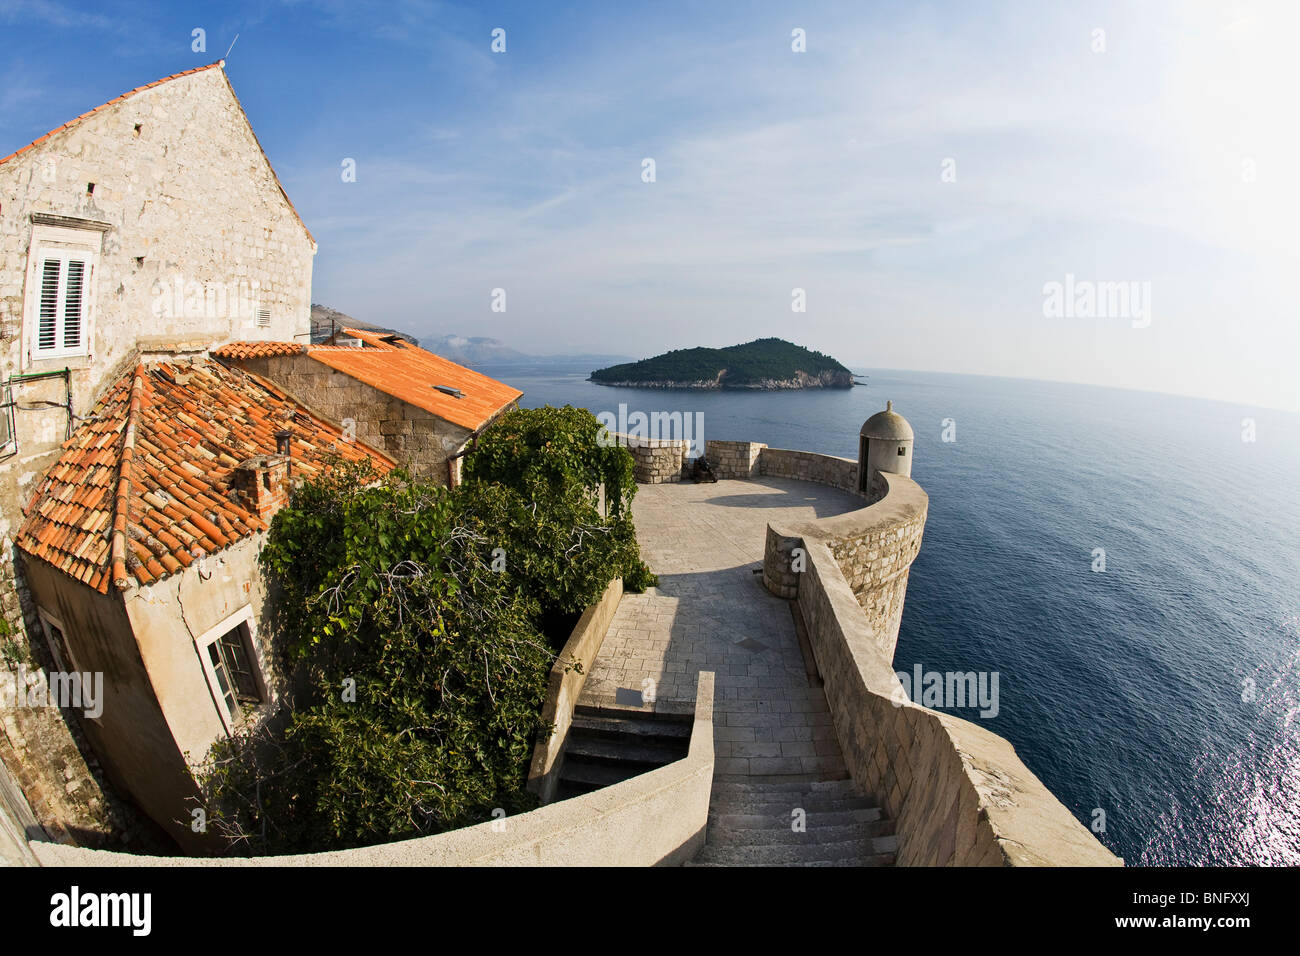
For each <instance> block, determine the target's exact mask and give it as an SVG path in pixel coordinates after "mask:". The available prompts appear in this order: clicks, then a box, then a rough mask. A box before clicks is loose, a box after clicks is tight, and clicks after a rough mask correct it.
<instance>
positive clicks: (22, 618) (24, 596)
mask: <svg viewBox="0 0 1300 956" xmlns="http://www.w3.org/2000/svg"><path fill="white" fill-rule="evenodd" d="M0 603H2V604H3V627H2V628H0V630H4V631H5V632H6V633H5V634H0V688H2V689H3V690H5V691H6V698H5V699H9V698H8V693H9V688H10V687H13V688H14V690H13V693H15V694H16V692H17V690H18V689H19V688H18V687H16V686H15V685H17V684H18V677H19V674H22V676H23V678H24V680H23V684H25V685H26V686H27V687H30V686H32V685H33V684H34V683H35V682H37V681H44V682H46V684H47V686H48V680H49V678H48V674H49V673H50V672H51V671H52V670H54V666H55V665H54V661H53V659H52V658H51V656H50V652H49V649H48V647H47V645H46V643H45V638H44V635H43V632H42V628H41V624H40V621H39V619H38V618H37V617H36V615H35V613H34V608H35V604H34V602H33V601H32V600H31V597H30V592H29V590H28V587H27V582H26V580H25V579H24V577H23V576H22V574H21V573H20V572H19V571H18V570H17V569H16V568H15V567H14V548H13V545H12V544H11V543H10V542H9V541H8V540H6V541H5V544H4V548H3V551H2V552H0ZM25 612H26V613H25ZM23 689H26V688H25V687H24V688H23ZM14 699H15V701H16V700H17V698H16V696H15V697H14ZM0 761H3V763H4V764H5V766H6V767H7V768H8V769H9V772H10V775H11V776H12V778H13V780H14V781H15V782H16V783H17V785H18V787H19V789H20V791H21V793H22V795H23V797H24V798H25V800H26V802H27V804H28V807H29V808H30V810H31V812H32V813H33V815H34V816H35V818H36V820H37V821H38V822H39V824H40V825H41V826H42V827H43V828H44V830H45V832H46V833H47V834H48V835H49V836H50V837H51V838H52V839H55V840H59V841H61V842H65V843H78V844H81V845H83V846H91V847H103V846H128V847H131V846H144V847H146V848H147V847H156V846H157V845H158V844H157V843H156V841H155V840H154V835H153V833H152V828H151V827H150V826H149V825H148V823H147V822H146V821H144V820H143V819H142V818H141V816H140V814H139V812H138V811H137V810H136V809H135V808H134V807H133V806H131V805H130V804H129V803H126V802H125V801H123V800H122V799H121V798H119V797H118V796H117V794H116V792H115V791H114V790H113V789H112V787H111V786H110V785H108V783H107V780H106V777H105V775H104V772H103V769H102V767H101V766H100V764H99V761H98V760H97V759H96V757H95V755H94V752H93V751H92V750H91V748H90V746H89V742H88V741H87V739H86V736H85V733H84V731H83V729H82V725H81V718H80V717H79V716H78V715H77V714H75V713H73V712H71V711H69V712H64V711H62V710H59V709H58V708H57V707H26V706H14V707H12V708H10V707H5V708H4V710H3V712H2V713H0ZM142 838H143V840H144V842H143V843H142V842H141V840H142Z"/></svg>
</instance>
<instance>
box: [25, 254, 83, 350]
mask: <svg viewBox="0 0 1300 956" xmlns="http://www.w3.org/2000/svg"><path fill="white" fill-rule="evenodd" d="M39 276H40V280H39V281H40V302H39V304H38V311H37V325H36V341H35V354H36V355H37V356H38V357H41V358H55V357H58V356H61V355H83V354H85V353H86V352H87V351H89V349H88V346H87V341H86V339H87V336H86V306H87V300H88V298H89V286H90V256H89V255H87V254H85V253H76V252H51V251H44V252H42V253H41V259H40V271H39Z"/></svg>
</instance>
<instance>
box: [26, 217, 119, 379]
mask: <svg viewBox="0 0 1300 956" xmlns="http://www.w3.org/2000/svg"><path fill="white" fill-rule="evenodd" d="M32 220H33V225H32V238H31V245H30V247H29V248H30V253H29V254H28V260H27V295H26V302H25V304H24V309H23V353H24V362H25V363H26V365H27V367H30V365H31V363H32V362H39V361H43V360H52V361H58V362H65V361H67V360H68V359H69V358H72V357H75V356H85V357H88V356H89V355H90V342H91V334H92V331H93V318H94V303H95V274H96V271H97V267H98V264H99V250H100V246H101V243H102V238H103V234H104V230H106V229H107V228H109V227H108V225H107V224H105V223H95V222H92V221H90V220H85V219H73V218H71V217H67V216H54V215H45V214H36V213H33V214H32Z"/></svg>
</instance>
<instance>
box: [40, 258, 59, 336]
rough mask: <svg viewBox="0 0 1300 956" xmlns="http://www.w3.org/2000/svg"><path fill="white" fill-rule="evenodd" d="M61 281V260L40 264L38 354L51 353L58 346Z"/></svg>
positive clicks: (47, 260) (49, 260)
mask: <svg viewBox="0 0 1300 956" xmlns="http://www.w3.org/2000/svg"><path fill="white" fill-rule="evenodd" d="M62 279H63V260H62V259H46V260H45V261H44V262H42V263H41V309H40V321H39V324H38V327H37V331H36V349H37V351H38V352H46V351H51V350H53V349H55V348H57V347H58V344H59V339H58V322H59V286H60V284H61V282H62Z"/></svg>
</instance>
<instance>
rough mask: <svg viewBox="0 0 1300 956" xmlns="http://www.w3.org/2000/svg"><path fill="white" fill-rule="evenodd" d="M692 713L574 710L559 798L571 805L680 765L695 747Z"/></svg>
mask: <svg viewBox="0 0 1300 956" xmlns="http://www.w3.org/2000/svg"><path fill="white" fill-rule="evenodd" d="M693 719H694V718H693V717H692V716H691V715H690V714H684V715H683V714H656V713H651V712H648V711H640V710H628V709H618V708H611V707H593V706H589V705H585V704H579V705H578V706H577V707H576V708H574V711H573V723H572V724H571V725H570V727H569V733H568V737H567V738H566V742H565V745H564V764H563V766H562V767H561V768H560V780H559V785H558V786H557V788H556V794H555V799H557V800H567V799H568V798H569V797H576V796H580V795H581V794H584V793H590V792H591V791H592V790H599V789H600V788H601V787H608V786H609V785H610V784H612V783H619V782H621V781H623V780H627V779H628V778H629V777H635V776H636V775H638V774H642V773H646V772H647V771H650V770H654V769H655V768H656V767H662V766H664V765H665V764H669V763H673V762H674V761H676V760H681V759H682V758H683V757H685V756H686V751H687V749H688V748H689V746H690V740H691V724H692V721H693Z"/></svg>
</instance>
